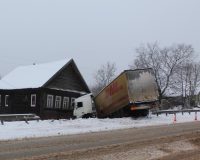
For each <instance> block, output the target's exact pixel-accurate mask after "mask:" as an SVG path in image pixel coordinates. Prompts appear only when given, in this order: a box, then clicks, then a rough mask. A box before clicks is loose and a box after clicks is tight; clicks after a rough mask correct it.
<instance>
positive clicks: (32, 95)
mask: <svg viewBox="0 0 200 160" xmlns="http://www.w3.org/2000/svg"><path fill="white" fill-rule="evenodd" d="M33 97H35V104H33ZM36 103H37V97H36V94H31V107H36Z"/></svg>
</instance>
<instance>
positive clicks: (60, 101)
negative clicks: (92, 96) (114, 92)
mask: <svg viewBox="0 0 200 160" xmlns="http://www.w3.org/2000/svg"><path fill="white" fill-rule="evenodd" d="M87 93H90V90H89V88H88V86H87V84H86V82H85V81H84V79H83V77H82V75H81V73H80V72H79V70H78V68H77V66H76V64H75V62H74V60H73V59H70V60H61V61H56V62H52V63H46V64H33V65H29V66H22V67H18V68H16V69H15V70H13V71H12V72H11V73H9V74H8V75H6V76H5V77H3V78H2V79H1V80H0V114H24V113H35V114H37V115H38V116H40V117H41V118H42V119H53V118H55V119H59V118H70V117H72V116H73V107H74V106H73V102H74V99H75V98H77V97H80V96H82V95H84V94H87Z"/></svg>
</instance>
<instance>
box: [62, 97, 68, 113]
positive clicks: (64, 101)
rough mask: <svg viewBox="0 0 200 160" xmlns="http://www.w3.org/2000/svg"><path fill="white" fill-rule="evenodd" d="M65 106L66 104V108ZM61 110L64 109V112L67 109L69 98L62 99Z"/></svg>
mask: <svg viewBox="0 0 200 160" xmlns="http://www.w3.org/2000/svg"><path fill="white" fill-rule="evenodd" d="M66 99H67V100H66ZM65 104H66V106H65ZM62 109H64V110H68V109H69V97H63V105H62Z"/></svg>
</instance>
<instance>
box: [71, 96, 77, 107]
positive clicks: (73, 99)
mask: <svg viewBox="0 0 200 160" xmlns="http://www.w3.org/2000/svg"><path fill="white" fill-rule="evenodd" d="M75 99H76V98H74V97H71V104H70V109H74V107H73V106H72V104H73V103H74V101H75Z"/></svg>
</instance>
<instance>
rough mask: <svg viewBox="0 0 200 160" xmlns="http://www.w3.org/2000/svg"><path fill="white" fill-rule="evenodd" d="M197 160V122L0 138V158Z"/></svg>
mask: <svg viewBox="0 0 200 160" xmlns="http://www.w3.org/2000/svg"><path fill="white" fill-rule="evenodd" d="M11 159H12V160H13V159H16V160H66V159H74V160H99V159H100V160H107V159H110V160H126V159H127V160H129V159H130V160H174V159H176V160H199V159H200V122H193V123H183V124H172V125H164V126H154V127H144V128H133V129H124V130H117V131H109V132H98V133H88V134H80V135H70V136H59V137H48V138H34V139H24V140H14V141H0V160H11Z"/></svg>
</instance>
